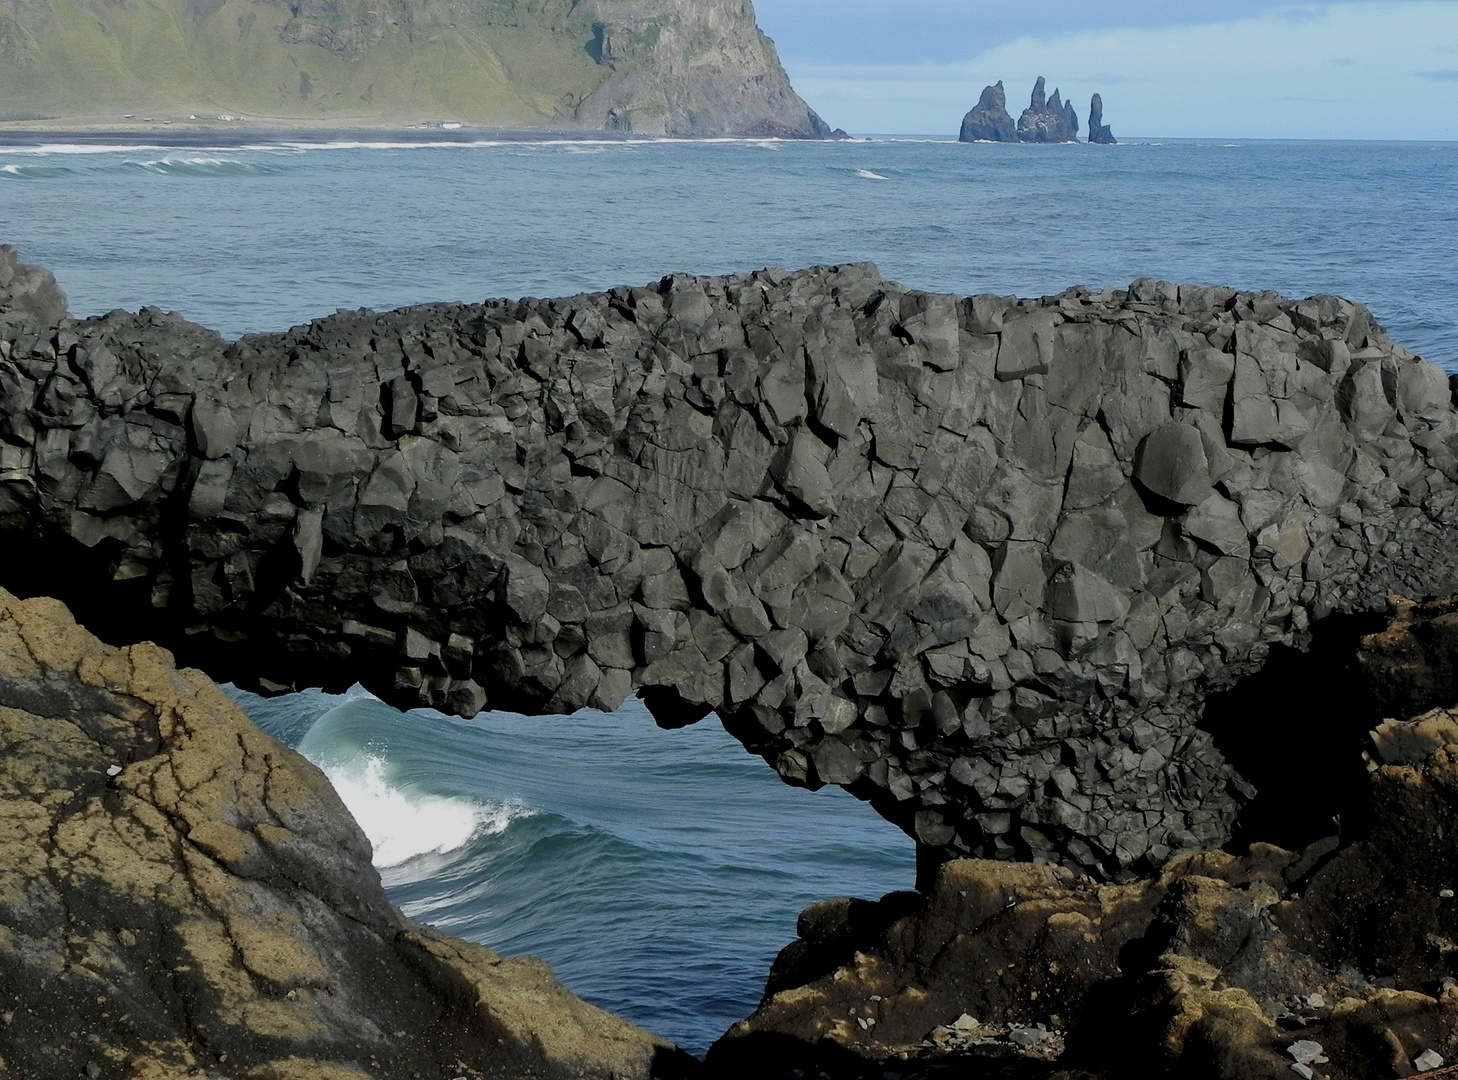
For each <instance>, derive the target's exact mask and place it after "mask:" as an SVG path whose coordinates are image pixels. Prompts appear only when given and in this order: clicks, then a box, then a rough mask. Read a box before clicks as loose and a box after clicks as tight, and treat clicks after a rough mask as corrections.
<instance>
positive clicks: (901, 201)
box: [0, 133, 1458, 369]
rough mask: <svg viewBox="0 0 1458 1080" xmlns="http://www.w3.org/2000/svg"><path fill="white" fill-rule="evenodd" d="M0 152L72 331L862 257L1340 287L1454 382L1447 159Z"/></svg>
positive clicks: (990, 150) (2, 171)
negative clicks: (118, 322) (138, 316)
mask: <svg viewBox="0 0 1458 1080" xmlns="http://www.w3.org/2000/svg"><path fill="white" fill-rule="evenodd" d="M169 134H170V133H169ZM4 140H5V136H3V135H0V237H3V240H4V242H8V243H13V244H16V245H18V246H19V247H21V248H22V250H23V251H24V253H25V255H26V256H28V257H29V258H31V259H33V260H35V261H38V262H41V263H42V264H44V265H45V266H47V267H49V268H50V269H51V270H53V271H54V272H55V273H56V274H57V275H58V276H59V277H60V279H61V282H62V284H63V286H64V287H65V288H66V289H67V291H68V292H69V294H70V296H71V299H72V304H73V308H74V310H75V311H76V312H77V313H95V312H98V311H102V310H108V309H110V308H113V307H127V308H136V307H139V306H141V305H143V304H156V305H159V306H161V307H164V308H168V309H172V310H177V311H180V312H182V313H184V314H186V315H187V316H189V317H190V318H192V319H194V320H196V321H199V322H202V323H204V324H206V325H208V326H212V327H214V328H216V329H218V330H220V331H222V332H223V333H224V334H228V335H237V334H241V333H244V332H247V331H255V330H279V329H283V328H285V327H287V326H290V325H293V324H295V323H299V322H304V321H307V320H308V319H310V318H314V317H317V316H319V315H322V314H327V313H329V312H331V311H333V310H334V309H335V308H339V307H349V308H354V307H360V306H365V307H373V308H390V307H396V306H400V305H403V304H413V303H421V302H425V301H432V300H481V299H484V298H486V297H494V296H506V297H513V298H514V297H519V296H525V295H535V296H566V295H572V294H574V293H578V292H582V291H587V290H596V289H602V288H607V287H611V286H614V285H621V284H643V283H646V282H648V281H653V280H656V279H657V278H658V277H660V276H662V275H663V274H665V273H669V272H674V271H691V272H696V273H729V272H735V271H739V270H745V269H757V268H759V267H762V266H784V267H799V266H805V265H809V264H813V263H836V262H846V261H852V260H862V259H870V260H874V261H875V262H876V263H878V264H879V265H880V267H881V270H882V272H883V273H884V274H885V275H886V276H887V277H889V278H891V279H893V280H898V281H901V282H904V283H905V284H907V285H911V286H915V287H917V288H923V289H935V290H945V291H948V292H956V293H960V294H963V295H968V294H971V293H977V292H998V293H1017V294H1019V295H1041V294H1045V293H1050V292H1058V291H1061V290H1062V289H1064V288H1066V287H1068V286H1070V285H1078V284H1088V285H1095V286H1101V285H1119V286H1122V285H1126V284H1128V282H1130V281H1131V280H1133V279H1134V278H1136V277H1142V276H1155V277H1162V278H1166V279H1170V280H1175V281H1188V282H1196V283H1202V284H1228V285H1234V286H1238V287H1240V288H1249V289H1279V290H1281V291H1283V292H1285V293H1287V294H1290V295H1296V296H1307V295H1311V294H1313V293H1318V292H1326V293H1337V294H1339V295H1343V296H1347V297H1349V298H1351V299H1354V300H1360V301H1362V302H1364V303H1366V304H1369V305H1370V306H1371V307H1372V308H1373V310H1374V311H1375V312H1376V314H1377V316H1378V318H1379V320H1380V321H1381V322H1382V323H1383V324H1384V325H1385V326H1386V327H1387V328H1388V329H1389V330H1390V331H1391V332H1392V333H1393V334H1394V335H1395V336H1396V337H1397V338H1398V340H1400V341H1401V342H1403V343H1404V344H1406V345H1407V346H1408V347H1409V348H1411V349H1413V350H1414V351H1415V352H1418V353H1420V354H1422V355H1424V356H1427V357H1429V358H1430V359H1433V360H1435V361H1437V362H1439V363H1442V364H1444V365H1446V366H1448V367H1450V368H1454V369H1458V333H1455V331H1458V298H1455V289H1454V284H1455V282H1454V274H1455V271H1454V267H1455V266H1458V198H1455V197H1454V192H1455V191H1458V143H1432V144H1426V143H1389V144H1382V143H1303V142H1260V141H1256V142H1239V141H1236V140H1231V141H1228V142H1185V141H1137V140H1135V141H1130V142H1127V143H1124V144H1121V145H1119V146H1113V147H1090V146H1086V145H1073V146H1022V145H1015V146H997V145H973V146H965V145H959V144H957V143H949V142H935V141H929V140H920V141H914V140H888V139H883V140H874V141H855V142H843V143H797V142H777V141H767V142H734V141H717V142H609V141H600V142H592V141H579V142H568V141H559V142H554V143H522V142H511V141H502V142H495V143H484V144H482V143H459V142H448V143H440V144H435V145H428V144H427V145H420V144H403V143H396V144H390V143H361V142H349V141H341V142H337V143H333V144H323V145H321V144H309V143H297V142H295V143H290V142H286V141H283V140H269V139H267V138H263V137H260V136H247V135H242V136H238V137H236V138H235V140H234V141H233V143H232V144H231V145H226V146H195V147H187V146H178V145H174V146H160V145H159V146H152V147H146V146H112V147H106V148H103V147H98V146H92V145H76V144H65V143H59V142H57V143H50V144H46V143H39V144H33V145H29V146H17V145H13V144H12V145H5V143H4ZM250 140H252V141H250Z"/></svg>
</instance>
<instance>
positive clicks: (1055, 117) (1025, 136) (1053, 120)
mask: <svg viewBox="0 0 1458 1080" xmlns="http://www.w3.org/2000/svg"><path fill="white" fill-rule="evenodd" d="M1045 86H1046V84H1045V82H1044V80H1043V76H1041V75H1039V76H1038V81H1037V83H1035V84H1034V86H1033V97H1032V101H1031V102H1030V103H1029V105H1028V107H1027V108H1026V109H1024V110H1023V115H1022V116H1020V117H1018V138H1019V139H1020V140H1021V141H1023V142H1037V143H1066V142H1077V141H1078V113H1077V112H1075V111H1074V108H1073V102H1071V101H1070V102H1069V103H1068V104H1066V105H1065V104H1064V103H1063V99H1062V98H1061V97H1060V96H1059V94H1058V91H1057V90H1054V91H1053V96H1052V97H1051V98H1050V97H1047V96H1046V89H1045Z"/></svg>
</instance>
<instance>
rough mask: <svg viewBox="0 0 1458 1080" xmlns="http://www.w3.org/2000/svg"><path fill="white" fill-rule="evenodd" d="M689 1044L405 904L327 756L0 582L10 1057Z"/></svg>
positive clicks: (466, 1064)
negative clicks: (310, 758) (314, 754)
mask: <svg viewBox="0 0 1458 1080" xmlns="http://www.w3.org/2000/svg"><path fill="white" fill-rule="evenodd" d="M687 1060H688V1059H686V1058H685V1056H684V1055H681V1054H680V1053H678V1052H676V1051H674V1050H673V1048H672V1047H670V1046H668V1045H667V1044H664V1043H662V1042H661V1041H659V1040H657V1039H655V1038H653V1037H652V1036H650V1035H648V1034H647V1033H646V1032H643V1031H640V1030H639V1029H637V1028H635V1027H633V1026H632V1025H630V1024H628V1023H626V1022H625V1021H622V1020H618V1019H617V1018H615V1017H612V1016H609V1015H608V1014H606V1013H603V1012H602V1011H600V1010H598V1009H595V1008H593V1007H591V1006H589V1005H587V1004H585V1003H584V1002H582V1001H579V1000H578V999H576V998H574V997H572V995H570V994H568V993H567V992H566V991H565V990H563V989H562V988H561V987H560V986H559V985H558V984H557V982H556V981H555V979H553V977H552V975H551V973H550V972H549V971H548V970H547V968H546V967H545V965H543V964H541V963H540V962H538V961H534V960H530V959H520V960H503V959H501V958H500V957H497V956H495V955H494V954H492V953H491V952H489V951H488V950H486V949H484V948H481V947H480V946H476V945H469V944H466V943H464V942H460V941H454V940H452V939H450V938H447V937H445V936H443V935H441V934H439V933H437V932H436V931H434V930H432V929H431V928H429V927H427V926H422V925H416V924H413V923H411V922H409V921H408V920H406V919H404V918H403V917H402V916H401V915H400V913H399V912H398V911H396V910H395V909H394V908H392V907H391V906H390V904H389V903H388V901H387V900H386V899H385V895H384V892H383V890H382V888H381V886H380V880H379V876H378V875H377V874H376V873H375V871H374V869H373V867H372V866H371V865H370V850H369V842H368V841H367V840H366V839H365V837H364V835H363V833H361V832H360V830H359V828H358V827H357V826H356V825H355V823H354V821H353V819H352V818H351V817H350V816H349V814H348V812H347V811H346V810H345V809H344V806H343V804H342V803H340V801H339V799H338V798H337V797H336V796H335V794H334V791H333V789H332V788H331V787H330V786H329V782H328V781H327V780H326V779H325V778H324V776H323V775H322V774H321V773H320V772H319V771H318V770H317V769H315V768H314V767H313V766H312V765H310V764H309V763H308V762H307V761H305V760H304V759H303V758H301V757H299V756H298V755H297V754H295V753H294V752H293V751H291V750H289V749H287V748H286V747H284V746H282V745H280V744H279V743H277V742H275V741H274V740H272V739H270V738H268V737H267V736H265V735H263V734H262V733H260V732H259V731H258V730H257V729H256V728H254V727H253V726H252V725H251V724H250V723H249V721H248V719H247V718H246V717H245V716H244V715H243V714H242V712H241V711H240V710H239V709H238V708H237V707H236V706H234V705H233V704H232V703H231V702H229V701H228V699H227V698H225V697H224V696H223V694H222V692H221V691H219V690H218V689H217V687H215V686H214V685H213V684H212V683H211V682H210V681H208V679H207V678H206V677H205V676H203V675H202V674H201V673H200V672H197V671H188V670H181V671H179V670H177V669H176V668H175V667H174V666H173V664H172V659H171V657H170V656H169V655H168V654H167V653H166V652H164V651H163V650H161V649H159V648H157V647H156V646H154V645H146V644H143V645H133V646H128V647H126V648H123V649H114V648H110V647H108V646H106V645H103V644H102V643H101V642H99V641H98V640H97V639H96V638H95V637H93V636H91V635H90V634H89V633H87V632H86V631H85V630H83V629H82V628H80V627H79V626H77V625H76V624H75V623H74V622H73V621H72V620H71V617H70V615H69V613H68V612H67V611H66V609H65V608H64V607H63V606H62V605H61V604H59V603H58V602H56V601H54V600H48V599H31V600H23V601H22V600H17V599H16V598H15V597H14V596H12V595H11V594H9V593H6V592H4V591H3V590H0V1077H4V1078H5V1080H12V1078H13V1080H73V1078H75V1077H79V1076H88V1077H91V1078H93V1080H104V1078H116V1080H122V1078H126V1080H171V1078H173V1077H176V1078H181V1077H183V1076H188V1077H196V1076H227V1077H239V1078H243V1077H248V1078H256V1080H296V1078H297V1080H304V1078H305V1077H308V1078H311V1080H315V1078H320V1077H324V1078H327V1080H346V1078H358V1080H363V1078H366V1077H369V1078H375V1080H383V1078H400V1080H406V1078H411V1077H422V1076H431V1077H451V1076H466V1077H473V1078H477V1077H503V1078H506V1077H511V1078H516V1077H529V1076H531V1077H543V1078H547V1077H564V1078H565V1077H569V1076H571V1077H577V1076H594V1077H602V1078H604V1080H606V1078H607V1077H615V1078H619V1080H621V1078H623V1077H643V1078H647V1077H649V1076H650V1075H671V1074H675V1070H678V1069H681V1068H682V1067H683V1065H684V1064H685V1062H686V1061H687Z"/></svg>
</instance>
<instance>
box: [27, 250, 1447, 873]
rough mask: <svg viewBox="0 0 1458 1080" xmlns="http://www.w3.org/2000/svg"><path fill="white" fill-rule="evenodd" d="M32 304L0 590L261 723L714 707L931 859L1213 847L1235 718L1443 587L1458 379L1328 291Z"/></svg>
mask: <svg viewBox="0 0 1458 1080" xmlns="http://www.w3.org/2000/svg"><path fill="white" fill-rule="evenodd" d="M4 259H5V260H6V262H7V264H8V265H9V264H13V255H12V254H10V253H8V252H7V253H6V255H5V256H4ZM10 274H11V278H10V279H9V280H21V279H22V278H25V275H23V274H19V273H17V271H16V270H14V269H11V270H10ZM25 280H29V281H32V282H34V281H35V280H36V278H35V275H30V277H29V278H25ZM26 288H31V287H30V286H26ZM11 292H12V293H14V292H15V290H14V289H12V290H11ZM44 292H45V290H44V288H41V287H36V288H31V291H30V292H25V290H24V289H22V290H21V291H20V294H21V297H22V298H21V299H20V300H19V301H18V302H17V301H16V300H15V299H14V298H13V297H12V295H11V294H6V295H5V297H4V298H3V299H0V311H4V312H5V314H4V315H3V316H0V318H3V322H0V326H3V327H4V333H3V334H0V442H3V446H0V523H3V525H4V533H3V535H4V540H3V543H4V555H5V558H4V559H3V562H0V575H3V577H4V579H5V580H4V584H6V585H7V587H10V588H12V589H28V590H33V591H52V592H57V593H59V594H61V595H62V597H63V598H64V599H66V600H67V601H68V602H70V603H72V604H73V605H75V606H76V607H77V609H78V613H79V614H80V615H81V616H82V617H83V619H84V620H86V621H87V622H88V624H89V625H91V626H92V627H93V628H95V629H97V630H98V632H100V633H102V634H103V636H110V637H112V638H113V640H118V641H120V640H123V639H134V638H135V637H137V636H140V635H146V636H150V637H153V638H155V639H157V640H159V641H160V642H162V643H163V644H165V645H167V646H168V647H169V648H172V649H174V650H175V651H176V652H177V653H178V655H179V657H181V658H182V659H184V660H185V661H186V662H188V663H193V664H197V665H199V666H203V667H204V668H205V669H206V670H208V671H209V672H210V673H211V674H213V675H214V676H215V677H217V678H221V679H232V680H235V681H237V682H239V683H240V684H242V685H252V686H258V687H261V688H262V689H264V690H285V689H289V688H291V687H295V686H309V685H324V686H327V687H332V688H342V687H344V686H347V685H349V684H350V683H352V682H355V681H356V680H358V681H361V682H363V683H364V684H365V685H366V686H367V687H369V688H370V689H371V690H373V691H374V692H375V693H377V694H379V695H381V696H382V697H384V698H386V699H387V700H389V701H391V702H394V703H396V704H399V705H402V706H407V707H409V706H417V705H429V706H432V707H435V708H438V709H443V710H447V711H452V712H457V713H460V714H462V715H467V716H469V715H471V714H473V713H475V712H477V711H479V710H481V709H483V708H487V707H492V706H500V707H507V708H512V709H517V710H521V711H526V712H566V711H571V710H574V709H577V708H580V707H582V706H584V705H593V706H596V707H600V708H605V709H611V708H615V707H616V706H617V705H618V704H619V703H621V701H622V700H623V699H624V698H625V697H626V696H627V695H628V694H630V693H633V692H635V691H636V692H639V693H641V694H642V695H643V696H644V697H645V698H646V699H647V701H648V703H649V706H650V708H651V709H652V710H653V711H654V713H655V715H656V716H658V717H659V719H660V721H661V722H664V723H673V724H678V723H685V722H691V721H693V720H696V719H698V718H700V717H702V716H705V715H707V714H708V713H709V712H717V713H718V715H719V716H720V717H721V718H722V719H723V721H724V723H725V725H726V727H727V728H728V729H729V730H730V731H731V732H733V733H734V734H735V735H736V736H737V737H738V738H739V739H740V740H741V741H742V742H743V743H744V744H745V745H746V746H747V747H748V748H749V749H751V750H752V751H754V752H755V753H758V754H761V755H762V756H763V757H764V758H765V759H766V760H767V761H768V762H770V763H771V764H772V765H773V766H774V767H775V768H776V769H777V770H778V772H779V773H780V775H781V776H782V777H784V778H785V779H786V780H787V781H789V782H792V783H797V784H806V785H811V786H816V785H820V784H826V783H833V784H839V785H842V786H845V787H847V788H848V789H849V790H851V791H852V792H853V793H855V794H856V795H858V796H860V797H862V798H866V799H869V800H870V801H871V802H872V803H873V805H875V806H876V808H877V809H878V810H879V811H880V812H881V813H882V814H883V815H885V816H886V817H887V818H889V819H890V820H892V821H895V822H896V823H898V824H899V825H901V826H902V827H903V828H904V829H906V830H907V832H908V833H910V834H912V835H914V836H915V837H916V838H917V840H918V841H919V843H920V844H922V845H923V846H924V847H925V848H926V849H928V850H930V849H937V850H938V851H940V852H942V853H945V854H983V855H996V856H999V857H1009V856H1018V857H1023V858H1034V859H1038V860H1045V861H1046V860H1061V861H1066V862H1069V863H1073V864H1077V865H1079V866H1082V867H1086V868H1088V869H1090V870H1093V871H1094V872H1097V873H1102V874H1120V873H1123V872H1124V871H1126V870H1128V869H1129V868H1131V867H1137V866H1141V865H1147V864H1158V863H1161V862H1163V861H1164V860H1165V859H1167V858H1168V857H1169V856H1170V855H1171V854H1172V853H1174V852H1176V851H1179V850H1183V849H1187V848H1196V847H1206V846H1212V845H1218V844H1219V843H1221V842H1222V841H1223V840H1224V839H1225V838H1226V837H1227V836H1228V834H1229V830H1230V826H1231V822H1232V820H1233V819H1234V816H1235V814H1236V811H1237V809H1238V808H1239V807H1240V806H1241V805H1242V804H1243V803H1244V802H1245V801H1246V800H1247V799H1249V798H1250V796H1251V794H1252V790H1251V788H1250V785H1249V784H1248V782H1247V781H1246V780H1245V779H1243V778H1242V777H1241V776H1239V775H1238V774H1237V773H1236V772H1235V771H1234V770H1233V769H1232V768H1231V767H1230V765H1229V764H1228V763H1227V762H1226V761H1225V760H1224V759H1223V757H1222V755H1221V754H1220V752H1219V751H1218V749H1217V748H1216V746H1215V744H1214V742H1213V741H1212V738H1211V736H1210V735H1209V734H1208V733H1207V732H1206V731H1204V730H1203V729H1202V728H1201V726H1200V718H1201V710H1202V707H1203V704H1204V701H1205V698H1206V695H1207V694H1209V693H1210V692H1211V691H1213V690H1218V689H1222V688H1225V687H1227V686H1229V685H1230V684H1231V683H1232V682H1233V680H1235V679H1236V678H1237V677H1239V676H1240V675H1241V674H1243V673H1246V672H1248V671H1250V670H1252V669H1254V668H1255V667H1257V666H1258V665H1259V664H1260V663H1261V661H1262V659H1263V658H1264V657H1265V655H1266V654H1267V652H1268V650H1269V649H1270V647H1271V646H1272V645H1273V644H1276V643H1282V644H1295V645H1298V646H1299V645H1301V644H1303V643H1304V642H1305V641H1306V640H1307V637H1308V633H1309V628H1310V626H1311V624H1312V623H1313V622H1314V621H1316V620H1319V619H1321V618H1323V617H1324V616H1326V615H1328V614H1329V613H1332V612H1335V611H1357V610H1373V609H1377V608H1379V607H1380V606H1381V605H1382V603H1383V601H1384V598H1385V596H1386V594H1387V593H1389V592H1393V591H1402V592H1406V593H1407V594H1409V595H1418V596H1428V595H1434V594H1437V593H1440V592H1446V591H1450V589H1451V588H1452V587H1453V585H1454V583H1455V577H1458V575H1455V569H1458V546H1455V545H1454V544H1453V543H1452V535H1453V534H1452V525H1453V522H1454V515H1455V511H1454V504H1455V501H1458V487H1455V483H1454V481H1455V478H1458V456H1455V454H1454V449H1453V440H1454V438H1455V435H1458V413H1455V411H1454V409H1453V405H1452V402H1451V397H1450V393H1449V387H1448V382H1447V378H1446V376H1444V374H1443V373H1442V372H1441V371H1440V370H1439V369H1437V368H1435V367H1433V366H1432V365H1429V364H1424V363H1422V362H1420V361H1419V360H1418V358H1417V357H1415V356H1413V355H1412V354H1411V353H1409V352H1407V351H1406V350H1404V349H1402V348H1401V347H1400V346H1397V345H1395V344H1394V343H1393V342H1391V341H1390V340H1389V339H1388V338H1387V337H1386V335H1384V334H1383V333H1382V332H1381V330H1380V329H1378V328H1377V327H1376V326H1375V325H1374V324H1373V322H1372V319H1371V316H1370V315H1369V314H1368V312H1367V311H1366V309H1364V308H1361V307H1359V306H1357V305H1355V304H1352V303H1349V302H1347V301H1344V300H1339V299H1336V298H1334V297H1317V298H1313V299H1310V300H1303V301H1291V300H1286V299H1284V298H1282V297H1279V296H1277V295H1275V294H1272V293H1260V294H1250V293H1237V292H1235V291H1233V290H1230V289H1218V288H1199V287H1192V286H1175V285H1172V284H1169V283H1164V282H1157V281H1151V280H1141V281H1138V282H1135V283H1134V284H1133V285H1132V286H1131V287H1130V289H1129V290H1128V291H1119V292H1116V291H1113V290H1106V291H1104V292H1100V293H1092V292H1089V291H1088V290H1084V289H1077V290H1072V291H1070V292H1067V293H1064V294H1062V295H1060V296H1056V297H1049V298H1045V299H1042V300H1023V301H1019V300H1015V299H1012V298H1003V297H993V296H979V297H972V298H970V299H958V298H956V297H952V296H939V295H931V294H926V293H920V292H915V291H911V290H906V289H902V288H900V287H899V286H895V285H891V284H888V283H886V282H883V281H882V280H881V279H880V277H879V276H878V275H877V273H876V271H875V269H874V268H873V267H870V266H843V267H836V268H820V269H815V270H809V271H805V272H802V273H786V272H783V271H777V270H769V271H762V272H760V273H756V274H746V275H738V276H735V277H731V278H694V277H685V276H675V277H671V278H665V279H664V280H663V281H661V282H659V283H657V284H656V285H653V286H649V287H647V288H633V289H630V288H622V289H614V290H612V291H610V292H607V293H601V294H594V295H586V296H578V297H573V298H569V299H562V300H545V301H537V300H532V301H523V302H520V303H508V302H504V301H500V302H492V303H488V304H479V305H434V306H428V307H421V308H415V309H410V310H406V311H398V312H392V313H389V314H383V315H380V314H374V313H370V312H355V313H347V314H340V315H335V316H332V317H330V318H327V319H321V320H319V321H317V322H315V323H312V324H310V325H309V326H305V327H298V328H295V329H294V330H291V331H289V332H287V333H284V334H271V335H259V336H253V337H247V338H244V339H242V340H240V341H238V342H234V343H231V344H229V343H225V342H223V341H222V340H221V339H220V338H218V337H217V335H215V334H212V333H211V332H209V331H206V330H203V329H202V328H200V327H196V326H193V325H192V324H189V323H187V322H185V321H183V320H181V319H180V318H177V317H175V316H166V315H163V314H161V313H160V312H157V311H155V310H146V311H143V312H142V313H140V314H138V315H125V314H120V313H118V314H112V315H108V316H105V317H103V318H100V319H93V320H85V321H80V322H73V321H70V320H68V319H61V320H59V321H54V322H53V321H51V320H49V319H48V318H42V317H39V316H37V315H35V314H27V312H29V311H31V310H32V309H31V308H27V307H26V305H27V304H31V303H33V301H32V300H28V299H25V297H33V296H36V295H40V294H42V293H44Z"/></svg>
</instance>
